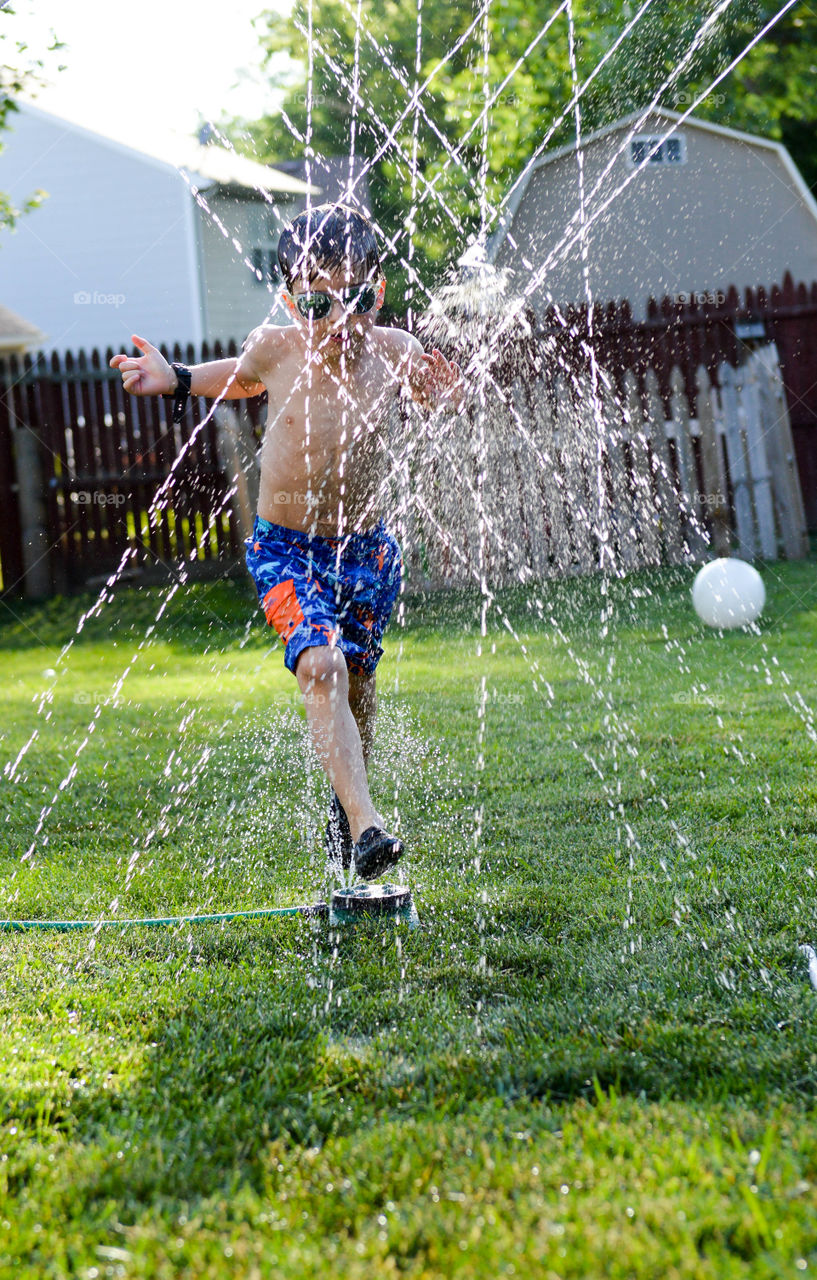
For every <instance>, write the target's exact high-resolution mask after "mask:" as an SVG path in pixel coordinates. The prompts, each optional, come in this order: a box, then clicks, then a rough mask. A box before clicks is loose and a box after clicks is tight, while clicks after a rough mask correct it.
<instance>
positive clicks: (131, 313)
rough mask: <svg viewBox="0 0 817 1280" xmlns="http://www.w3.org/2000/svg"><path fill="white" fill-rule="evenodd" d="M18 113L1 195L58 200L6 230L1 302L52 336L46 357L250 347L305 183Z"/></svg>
mask: <svg viewBox="0 0 817 1280" xmlns="http://www.w3.org/2000/svg"><path fill="white" fill-rule="evenodd" d="M18 107H19V111H17V112H13V113H11V114H10V116H9V117H8V120H9V128H8V131H7V132H6V133H5V134H4V136H3V150H2V152H0V190H2V191H6V192H8V193H9V194H10V196H11V198H12V201H14V202H16V203H22V202H23V201H24V200H25V199H26V198H27V197H28V196H29V195H30V194H31V193H32V191H34V190H35V189H36V188H38V187H41V188H43V189H44V190H45V191H46V192H48V198H47V199H46V200H45V201H44V202H43V204H42V205H41V206H40V207H39V208H37V209H34V210H33V211H31V212H30V213H27V214H25V215H24V216H23V217H21V218H20V219H19V221H18V223H17V226H16V228H15V229H14V230H10V229H9V228H6V227H4V228H1V229H0V271H2V282H3V301H4V303H5V304H6V305H7V306H8V307H10V308H11V309H13V310H15V311H17V310H18V311H20V312H22V313H23V314H24V315H26V316H27V317H28V318H29V320H30V321H31V322H32V323H34V324H35V325H36V326H37V327H38V328H39V329H40V330H42V331H44V333H45V341H44V343H43V345H44V346H46V345H47V346H48V347H50V348H55V349H59V350H66V349H69V348H70V349H72V350H76V349H79V348H82V347H85V348H90V347H93V346H98V347H100V348H101V349H104V348H105V347H106V346H112V347H114V348H115V349H116V348H120V347H122V346H123V345H129V340H130V335H131V334H132V333H141V334H143V335H144V336H145V337H146V338H148V339H149V340H150V341H151V342H154V343H157V344H159V343H166V344H168V345H171V344H173V343H175V342H178V343H182V344H184V343H188V342H192V343H194V344H196V345H198V344H199V343H201V342H202V341H203V340H207V341H212V340H214V339H220V340H222V341H228V340H229V339H230V338H234V339H236V341H238V342H241V341H243V339H244V338H245V337H246V335H247V333H249V331H250V329H252V328H254V327H255V326H256V325H257V324H260V323H261V322H262V320H264V318H265V317H266V316H267V315H268V314H269V313H270V309H271V307H273V305H274V304H275V298H274V290H275V288H276V287H277V263H276V260H275V246H276V244H277V241H278V235H279V233H280V229H281V226H282V225H283V222H285V221H286V220H287V219H288V218H289V217H291V216H292V214H293V213H295V212H297V211H298V210H299V209H300V208H301V207H302V206H303V205H304V204H305V202H306V195H307V193H308V191H309V190H310V188H309V187H307V185H306V183H304V182H302V181H300V180H299V179H297V178H294V177H291V176H290V175H288V174H284V173H281V172H279V171H278V170H276V169H273V168H270V167H268V166H266V165H261V164H256V163H255V162H253V161H251V160H248V159H247V158H245V157H243V156H239V155H236V154H235V153H233V152H231V151H228V150H227V149H225V148H223V147H219V146H216V145H214V144H212V143H210V144H208V145H201V144H199V143H197V142H196V141H194V140H191V139H186V138H184V137H176V138H173V137H168V140H167V143H166V145H165V146H164V147H163V148H162V149H161V152H160V151H159V150H158V149H157V148H156V147H154V146H152V145H151V147H150V148H149V149H148V148H146V149H142V148H141V146H140V147H138V148H137V147H134V146H133V145H130V144H126V143H124V142H122V141H119V140H117V139H114V138H110V137H107V136H106V135H105V134H104V133H97V132H93V131H92V130H90V129H87V128H84V127H82V126H80V125H78V124H75V123H73V122H71V121H69V120H66V119H63V118H61V117H59V116H56V115H53V114H52V113H51V112H48V111H43V110H41V109H40V108H39V107H36V106H33V105H32V104H31V103H29V102H24V101H20V102H18ZM313 191H315V193H316V194H317V189H314V188H313ZM273 314H275V315H276V318H277V312H274V313H273ZM281 318H283V317H281Z"/></svg>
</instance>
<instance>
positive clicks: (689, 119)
mask: <svg viewBox="0 0 817 1280" xmlns="http://www.w3.org/2000/svg"><path fill="white" fill-rule="evenodd" d="M656 117H658V118H659V119H665V120H667V121H671V122H672V124H673V125H678V124H683V125H684V126H685V127H689V128H693V129H703V130H705V131H707V132H709V133H715V134H720V135H721V136H722V137H724V138H729V139H731V140H733V141H735V142H743V143H746V144H748V145H751V146H753V147H760V148H764V149H766V150H768V151H772V152H774V154H775V155H776V156H777V157H778V159H779V160H780V163H781V164H782V165H783V167H784V169H785V170H786V172H787V174H788V175H789V177H790V178H791V180H792V184H793V186H794V187H795V189H796V190H797V192H798V194H799V195H800V196H802V199H803V203H804V204H805V206H806V208H807V209H808V211H809V213H810V214H811V216H812V217H813V218H814V221H815V222H817V201H815V199H814V196H813V195H812V193H811V191H810V190H809V187H808V186H807V184H806V181H805V179H804V177H803V175H802V174H801V172H800V170H799V169H798V168H797V165H796V164H795V163H794V161H793V160H792V158H791V156H790V155H789V153H788V151H787V150H786V148H785V147H784V146H783V144H782V142H775V141H774V140H773V139H771V138H761V137H758V135H757V134H754V133H745V132H743V131H742V130H740V129H730V128H729V126H728V125H725V124H715V123H714V122H713V121H711V120H701V119H700V118H699V117H697V116H693V115H687V114H682V113H681V112H679V111H670V110H669V109H668V108H666V107H651V108H649V110H647V111H644V110H640V111H631V112H630V114H629V115H627V116H622V117H621V119H619V120H614V121H613V123H612V124H607V125H604V126H603V127H602V128H600V129H595V130H594V131H593V132H592V133H589V134H587V136H586V137H584V138H582V150H585V149H586V148H587V147H588V146H589V145H590V143H591V142H596V141H598V140H599V139H600V138H604V137H606V136H607V134H610V133H616V132H619V131H620V130H621V129H624V128H627V127H628V126H630V125H636V127H637V128H644V129H648V128H649V122H650V120H654V119H655V118H656ZM673 131H674V130H673V129H672V128H671V129H670V130H669V131H668V132H673ZM577 150H578V147H577V145H576V143H575V142H569V143H567V144H566V145H565V146H563V147H558V148H557V149H556V150H555V151H546V152H545V153H544V154H543V155H541V156H539V158H538V159H537V160H534V162H533V163H532V164H529V165H528V166H527V167H526V168H525V169H523V171H522V173H521V174H520V175H519V176H518V177H517V179H516V181H515V182H514V183H513V185H512V186H511V187H509V188H508V190H507V191H506V193H505V196H504V201H507V207H506V209H505V210H504V212H503V213H502V214H501V215H500V222H499V226H498V227H497V230H496V231H495V232H494V233H493V235H492V236H491V237H490V239H489V242H488V257H489V259H491V260H493V258H494V256H495V255H496V252H497V250H498V249H499V246H500V244H501V243H502V241H503V240H504V239H505V236H506V235H507V232H508V230H509V229H510V225H511V223H512V221H513V216H514V214H515V213H516V211H517V209H518V208H519V206H520V204H521V203H522V200H523V198H524V195H525V192H526V191H527V188H528V185H529V184H530V181H531V178H532V177H533V175H534V173H536V171H537V170H538V169H543V168H544V167H545V165H548V164H552V163H553V161H554V160H559V159H560V158H561V157H562V156H566V155H570V154H571V153H574V152H576V151H577ZM504 201H503V202H504Z"/></svg>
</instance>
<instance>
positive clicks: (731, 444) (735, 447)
mask: <svg viewBox="0 0 817 1280" xmlns="http://www.w3.org/2000/svg"><path fill="white" fill-rule="evenodd" d="M719 380H720V384H721V387H722V392H721V402H722V404H723V422H724V427H725V429H726V453H727V457H728V459H729V473H730V476H731V479H732V493H733V495H734V502H735V521H736V524H737V535H738V548H737V550H738V556H739V557H740V558H741V559H742V560H754V558H755V555H756V544H755V526H754V520H753V518H752V498H751V494H750V493H749V474H748V471H747V467H746V454H745V451H744V447H743V433H742V432H741V429H740V418H739V403H738V373H737V370H736V369H733V368H732V366H731V364H722V365H721V367H720V379H719Z"/></svg>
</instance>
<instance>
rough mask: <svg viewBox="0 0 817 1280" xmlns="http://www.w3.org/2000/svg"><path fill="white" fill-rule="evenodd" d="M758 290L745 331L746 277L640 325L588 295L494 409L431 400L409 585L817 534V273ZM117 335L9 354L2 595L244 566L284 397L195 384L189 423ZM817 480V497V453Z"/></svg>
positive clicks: (402, 533) (785, 551)
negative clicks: (265, 455) (137, 388)
mask: <svg viewBox="0 0 817 1280" xmlns="http://www.w3.org/2000/svg"><path fill="white" fill-rule="evenodd" d="M750 303H751V305H752V306H753V307H754V308H755V309H756V310H757V309H760V312H762V314H763V316H764V317H765V318H764V319H763V323H762V325H760V328H761V329H762V340H761V342H760V344H759V345H758V344H757V342H756V341H754V342H753V343H752V344H748V343H747V342H745V341H743V340H742V339H741V338H740V337H739V328H740V324H741V323H745V322H746V320H747V318H750V316H751V313H750V312H749V311H747V310H746V309H745V308H744V309H740V308H739V306H738V301H737V299H736V297H735V298H732V297H731V294H730V297H729V300H728V305H729V306H731V307H732V310H731V311H729V312H728V314H727V311H728V307H727V308H726V309H724V307H719V308H715V310H714V312H712V311H711V309H708V308H706V307H704V308H702V309H696V308H694V307H693V308H687V309H686V310H685V311H684V312H683V314H682V313H681V312H679V310H678V308H677V307H676V308H674V309H673V308H668V307H667V306H662V307H661V308H658V307H652V308H651V313H650V316H649V317H648V320H647V321H646V322H642V323H641V324H640V325H634V324H633V323H632V322H631V321H630V320H629V317H628V310H627V308H626V306H625V305H623V304H622V306H620V307H612V304H611V307H608V308H607V310H606V312H604V311H603V309H601V310H600V311H599V314H598V315H597V316H595V322H594V324H593V325H592V326H590V327H588V324H587V316H586V314H585V315H584V316H583V315H582V312H581V309H578V310H576V311H575V312H571V314H570V316H569V321H570V323H569V326H568V329H567V330H566V329H565V326H564V323H563V322H562V323H560V324H559V326H555V324H554V326H553V327H554V329H557V332H558V341H559V343H560V344H561V347H560V359H559V360H558V361H555V360H552V359H551V356H552V355H553V351H554V348H553V345H552V335H550V336H549V335H548V332H547V324H546V325H545V327H544V328H540V329H539V330H538V331H536V332H534V334H533V337H532V339H531V342H530V343H529V349H528V350H527V351H525V350H523V348H522V347H521V346H517V347H515V348H514V349H513V350H512V351H511V353H510V356H509V359H508V361H507V367H506V368H505V369H504V370H503V369H502V368H500V367H499V366H497V368H496V370H495V373H496V380H495V383H494V382H493V381H492V382H491V387H490V388H489V391H490V394H489V395H488V398H487V400H486V406H487V407H488V408H489V409H490V412H480V413H475V412H473V411H471V412H469V413H467V414H463V415H461V416H459V417H457V418H452V419H451V420H450V421H447V422H445V423H443V424H441V425H440V428H439V431H436V430H435V432H431V433H430V432H428V431H427V430H425V428H424V427H423V425H422V423H421V422H419V421H415V422H414V423H413V425H412V428H411V432H410V434H409V435H408V436H407V437H406V436H404V437H403V440H402V443H401V444H400V445H399V446H398V445H395V448H396V452H395V453H394V454H393V457H394V458H396V459H398V460H400V462H399V465H395V469H394V475H393V477H392V490H393V493H392V496H393V502H394V508H393V509H394V511H395V513H396V517H395V527H396V531H397V533H398V536H399V538H400V541H401V545H402V546H403V551H404V558H405V563H406V570H407V579H408V583H409V585H410V586H411V585H416V586H422V587H426V586H435V587H436V586H445V585H453V584H458V583H462V584H466V583H470V584H473V583H477V582H479V583H488V582H497V583H501V582H513V581H519V580H520V579H525V578H528V577H530V576H536V577H547V576H554V575H558V574H568V573H584V572H591V571H593V570H594V569H597V568H599V567H607V568H609V569H610V570H611V571H613V572H625V571H628V570H631V569H633V568H638V567H640V566H647V565H657V564H662V563H669V564H677V563H683V562H690V563H694V562H697V561H699V560H702V559H706V558H709V557H711V556H714V555H722V554H729V553H732V554H736V555H740V556H741V557H743V558H745V559H748V560H753V559H755V558H757V557H761V558H765V559H770V560H771V559H775V558H777V557H779V556H785V557H787V558H797V557H799V556H803V555H805V554H807V552H808V539H807V533H806V528H807V521H806V517H805V515H804V494H803V492H802V490H801V485H800V482H799V481H798V474H799V475H800V476H801V477H802V476H803V475H804V474H805V475H807V476H811V475H812V471H811V470H809V468H810V467H811V461H810V460H811V459H812V458H817V452H816V451H815V445H817V397H815V392H814V387H817V378H815V380H814V387H812V386H811V384H807V383H806V381H805V380H804V376H803V375H802V369H801V363H802V365H803V367H805V368H808V369H810V368H811V366H812V363H813V359H814V350H817V340H815V341H812V338H815V339H817V284H815V285H813V286H812V288H811V291H810V292H809V291H807V290H805V286H802V285H800V286H797V288H796V289H795V287H794V285H793V284H792V282H791V280H790V278H789V277H787V280H786V282H784V288H783V290H782V291H781V290H777V291H775V290H773V291H772V296H771V299H766V298H765V295H762V291H759V292H758V295H757V296H756V297H752V298H748V296H747V307H748V306H749V304H750ZM767 303H768V305H767ZM763 307H766V310H765V311H763ZM611 308H612V309H611ZM752 323H755V325H756V328H757V325H758V324H759V322H752ZM798 324H799V325H800V327H799V328H798ZM590 334H592V336H593V343H592V344H588V336H589V335H590ZM772 334H774V335H776V338H775V339H773V338H772V337H771V336H770V335H772ZM755 337H757V334H756V335H755ZM777 339H779V341H780V342H781V343H782V344H783V350H782V351H780V350H779V349H778V342H777ZM549 344H550V345H549ZM571 344H573V348H574V350H573V353H572V354H571ZM589 345H592V346H593V349H594V350H595V352H596V363H597V366H598V370H599V377H598V380H597V381H598V386H597V387H596V395H595V398H594V396H591V395H588V381H587V377H588V370H587V362H586V358H585V357H586V354H587V349H588V346H589ZM579 349H581V350H580V352H579ZM163 351H164V354H165V356H166V357H167V358H168V359H177V360H183V361H185V362H186V363H188V364H191V363H192V364H195V363H200V362H203V361H206V360H212V359H219V358H222V357H224V356H231V355H235V354H236V348H235V345H234V344H232V343H231V344H230V345H229V346H226V347H222V346H221V344H219V343H214V344H212V345H208V344H203V345H202V346H201V347H200V348H198V349H194V348H193V347H192V346H187V347H185V348H182V347H179V346H176V347H174V348H173V349H172V350H171V349H164V348H163ZM576 352H579V354H578V355H576ZM543 353H544V357H543ZM111 354H112V351H110V350H109V351H106V352H105V354H104V355H102V354H101V353H99V352H98V351H92V352H91V353H90V354H86V353H85V352H79V353H78V354H72V353H70V352H69V353H66V354H63V355H60V354H58V353H53V354H51V355H50V356H46V355H44V354H43V353H40V354H39V355H38V356H37V357H36V358H33V357H31V356H26V357H25V358H24V359H22V360H20V359H18V358H15V357H12V358H10V359H7V360H4V361H0V505H2V510H3V519H2V520H0V589H2V592H3V594H4V595H7V596H11V595H15V594H17V595H23V594H25V595H30V596H44V595H48V594H52V593H55V592H56V593H65V592H69V591H73V590H79V589H82V588H84V587H86V586H88V585H96V584H98V583H101V582H103V581H104V580H105V579H106V578H107V577H108V576H109V575H111V574H112V573H114V572H116V571H117V570H122V573H121V575H120V576H121V577H122V578H123V579H128V578H131V579H137V580H139V581H150V580H151V579H155V580H162V579H165V578H167V577H168V576H171V577H172V576H173V575H178V574H179V573H180V572H182V573H183V574H184V575H185V576H186V577H191V576H192V577H195V576H213V575H219V574H223V573H225V572H234V571H241V561H242V550H243V548H242V545H241V543H242V538H243V537H244V536H245V534H246V532H247V529H248V524H249V521H250V520H251V518H252V512H253V509H254V502H255V496H256V494H257V480H258V474H257V449H258V444H259V442H260V438H261V434H262V431H263V420H264V418H265V416H266V397H260V398H258V399H255V400H242V401H230V402H227V403H225V404H224V405H222V406H220V407H219V408H218V410H217V411H216V412H215V413H214V414H213V415H212V416H211V418H210V419H209V420H207V421H206V422H205V419H206V415H207V412H208V409H209V408H210V407H211V406H210V405H209V404H208V403H207V402H205V401H203V400H200V399H193V400H191V402H190V404H189V406H188V410H187V413H186V415H185V419H184V421H183V422H182V423H181V424H179V425H178V426H175V425H173V424H171V423H170V422H169V420H168V418H169V412H168V407H167V405H168V402H166V401H164V400H162V399H161V398H158V397H151V398H144V399H142V398H139V397H133V396H129V395H127V394H126V393H125V392H124V391H123V389H122V383H121V377H120V375H119V374H118V373H117V372H116V371H115V370H112V369H110V368H109V367H108V361H109V358H110V356H111ZM801 356H802V362H801ZM574 357H575V358H574ZM583 362H584V363H583ZM810 362H811V363H810ZM554 369H555V370H556V373H555V374H554V372H553V370H554ZM492 378H493V374H492ZM795 384H796V386H797V387H798V388H799V390H798V392H797V394H794V393H793V392H792V386H793V385H795ZM577 389H578V390H577ZM491 397H493V400H492V399H491ZM595 400H597V401H598V405H596V404H595ZM599 406H600V407H599ZM795 415H797V422H798V424H799V425H797V427H796V429H797V430H799V431H800V437H799V439H800V446H799V449H796V448H795V446H796V445H797V435H796V430H795V433H794V439H793V422H794V418H795ZM809 415H810V416H809ZM812 418H813V422H812ZM202 423H205V425H204V426H203V427H202V429H201V430H197V429H198V428H199V426H200V424H202ZM191 442H192V443H191ZM796 454H797V456H795V455H796ZM804 460H805V461H804ZM403 461H405V465H403ZM798 464H799V465H798ZM171 473H172V477H171ZM169 477H171V479H170V481H169ZM160 492H161V493H162V495H163V497H162V500H161V502H158V501H157V495H159V494H160ZM805 497H806V503H811V504H812V506H813V504H814V502H815V500H816V499H817V471H815V472H814V484H813V485H809V486H808V487H807V492H806V494H805Z"/></svg>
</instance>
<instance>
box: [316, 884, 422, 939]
mask: <svg viewBox="0 0 817 1280" xmlns="http://www.w3.org/2000/svg"><path fill="white" fill-rule="evenodd" d="M372 919H375V920H385V921H389V922H391V923H394V924H398V923H400V922H401V921H402V922H403V923H405V924H408V925H409V927H410V928H413V929H414V928H416V927H417V926H418V924H419V923H420V921H419V918H418V915H417V912H416V910H415V908H414V904H413V902H412V900H411V890H410V889H408V888H407V887H406V886H405V885H401V884H355V885H352V886H351V888H349V889H335V890H334V891H333V893H332V905H331V907H330V908H329V923H330V924H351V925H356V924H360V923H361V922H362V921H364V920H372Z"/></svg>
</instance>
